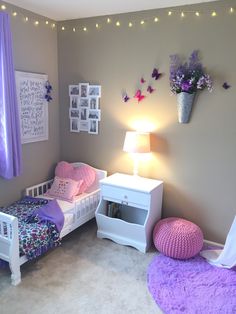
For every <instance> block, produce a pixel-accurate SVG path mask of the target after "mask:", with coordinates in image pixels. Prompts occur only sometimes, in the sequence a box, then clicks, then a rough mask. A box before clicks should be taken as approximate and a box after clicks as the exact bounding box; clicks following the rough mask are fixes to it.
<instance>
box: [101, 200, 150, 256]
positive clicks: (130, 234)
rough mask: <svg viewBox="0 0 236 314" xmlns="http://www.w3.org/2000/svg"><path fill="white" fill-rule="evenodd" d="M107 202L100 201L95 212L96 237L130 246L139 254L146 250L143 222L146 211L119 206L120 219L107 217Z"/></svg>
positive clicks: (145, 218) (145, 217)
mask: <svg viewBox="0 0 236 314" xmlns="http://www.w3.org/2000/svg"><path fill="white" fill-rule="evenodd" d="M108 203H109V202H108V201H107V200H104V199H102V200H100V202H99V205H98V209H97V211H96V220H97V224H98V231H97V236H98V237H99V238H108V239H110V240H113V241H115V242H117V243H119V244H122V245H130V246H133V247H135V248H137V249H138V250H140V251H141V252H146V251H147V249H148V245H147V237H146V232H145V227H144V226H145V222H146V220H147V215H148V211H147V210H145V209H142V208H137V207H133V206H128V205H124V204H119V211H120V218H114V217H108V216H107V207H108Z"/></svg>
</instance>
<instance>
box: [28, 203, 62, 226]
mask: <svg viewBox="0 0 236 314" xmlns="http://www.w3.org/2000/svg"><path fill="white" fill-rule="evenodd" d="M35 218H37V219H38V221H39V222H46V221H50V222H52V223H53V224H55V225H56V228H57V231H58V232H61V230H62V228H63V225H64V215H63V212H62V210H61V208H60V206H59V204H58V203H57V200H55V199H54V200H52V201H49V202H48V203H47V204H46V205H44V206H42V207H39V208H36V209H35V210H34V211H33V212H32V213H31V214H30V215H29V216H28V217H27V222H28V223H30V222H33V221H34V219H35Z"/></svg>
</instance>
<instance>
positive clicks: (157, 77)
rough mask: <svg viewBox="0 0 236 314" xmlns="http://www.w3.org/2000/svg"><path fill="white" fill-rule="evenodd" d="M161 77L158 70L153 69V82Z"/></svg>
mask: <svg viewBox="0 0 236 314" xmlns="http://www.w3.org/2000/svg"><path fill="white" fill-rule="evenodd" d="M161 75H162V73H159V71H158V69H156V68H154V69H153V71H152V77H153V78H154V79H155V80H158V79H159V78H160V76H161Z"/></svg>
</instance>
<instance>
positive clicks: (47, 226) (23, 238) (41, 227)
mask: <svg viewBox="0 0 236 314" xmlns="http://www.w3.org/2000/svg"><path fill="white" fill-rule="evenodd" d="M47 203H48V200H46V199H39V198H33V197H28V196H26V197H24V198H23V199H21V200H19V201H17V202H14V203H13V204H12V205H10V206H8V207H1V208H0V211H1V212H3V213H5V214H9V215H12V216H15V217H17V218H18V223H19V243H20V256H22V255H26V257H27V258H28V260H32V259H34V258H36V257H38V256H40V255H42V254H43V253H45V252H46V251H47V250H48V249H49V248H52V247H56V246H58V245H60V234H59V232H58V230H57V228H56V225H55V224H54V223H52V222H50V221H46V222H45V221H44V222H41V221H40V220H39V219H37V217H35V219H34V220H33V221H32V220H31V222H30V223H29V222H27V221H28V219H27V218H28V217H29V216H30V215H31V214H32V212H33V211H34V210H35V209H37V208H40V207H42V206H44V205H45V204H47Z"/></svg>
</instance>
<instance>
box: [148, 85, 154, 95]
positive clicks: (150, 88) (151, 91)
mask: <svg viewBox="0 0 236 314" xmlns="http://www.w3.org/2000/svg"><path fill="white" fill-rule="evenodd" d="M154 91H155V89H154V88H152V86H151V85H148V88H147V92H149V93H150V94H151V93H153V92H154Z"/></svg>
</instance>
